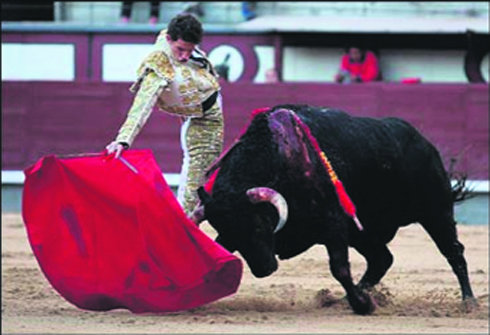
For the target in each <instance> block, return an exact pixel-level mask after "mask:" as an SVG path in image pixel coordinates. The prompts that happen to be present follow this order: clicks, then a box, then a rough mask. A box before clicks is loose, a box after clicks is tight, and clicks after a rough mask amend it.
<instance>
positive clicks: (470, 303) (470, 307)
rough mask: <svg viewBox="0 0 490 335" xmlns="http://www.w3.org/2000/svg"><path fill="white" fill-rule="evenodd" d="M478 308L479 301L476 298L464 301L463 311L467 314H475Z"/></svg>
mask: <svg viewBox="0 0 490 335" xmlns="http://www.w3.org/2000/svg"><path fill="white" fill-rule="evenodd" d="M478 306H479V305H478V300H476V298H475V297H469V298H465V299H464V300H463V310H464V312H465V313H471V312H473V311H474V310H476V309H477V308H478Z"/></svg>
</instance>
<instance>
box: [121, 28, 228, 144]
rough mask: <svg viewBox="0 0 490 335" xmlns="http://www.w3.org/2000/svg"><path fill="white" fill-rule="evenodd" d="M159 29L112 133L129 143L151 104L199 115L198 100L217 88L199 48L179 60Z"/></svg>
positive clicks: (211, 72) (173, 112)
mask: <svg viewBox="0 0 490 335" xmlns="http://www.w3.org/2000/svg"><path fill="white" fill-rule="evenodd" d="M166 33H167V31H166V30H162V31H161V32H160V34H159V36H158V38H157V41H156V43H155V49H156V50H155V51H153V52H151V53H150V54H149V55H148V56H147V57H146V58H145V59H144V60H143V62H142V63H141V65H140V67H139V68H138V71H137V74H138V79H137V80H136V82H135V83H134V84H133V85H132V86H131V88H130V90H131V91H132V92H133V93H136V95H135V97H134V100H133V104H132V105H131V108H130V109H129V111H128V115H127V117H126V120H125V121H124V123H123V125H122V126H121V128H120V129H119V133H118V135H117V137H116V141H117V142H123V143H127V144H128V145H131V144H132V143H133V141H134V139H135V138H136V136H137V135H138V133H139V132H140V130H141V129H142V128H143V126H144V124H145V123H146V121H147V120H148V118H149V116H150V114H151V112H152V110H153V107H154V106H155V105H157V106H158V108H159V109H160V110H162V111H164V112H168V113H171V114H176V115H179V116H188V117H202V116H203V110H202V106H201V104H202V103H203V102H204V101H205V100H206V99H207V98H209V97H210V96H211V95H212V94H213V93H214V92H216V91H218V90H219V89H220V87H219V84H218V79H217V75H216V71H215V70H214V68H213V66H212V65H211V62H210V61H209V60H208V59H207V57H206V55H205V54H204V52H203V51H201V50H199V49H198V48H197V47H196V50H195V51H194V52H193V54H192V55H193V57H194V59H195V60H194V59H192V58H191V59H190V60H189V61H187V62H186V63H181V62H179V61H178V60H177V59H175V58H174V57H173V55H172V52H171V49H170V45H169V43H168V41H167V40H166V37H165V36H166Z"/></svg>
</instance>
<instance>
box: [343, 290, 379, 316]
mask: <svg viewBox="0 0 490 335" xmlns="http://www.w3.org/2000/svg"><path fill="white" fill-rule="evenodd" d="M348 299H349V303H350V305H351V307H352V309H353V310H354V312H355V313H356V314H359V315H368V314H371V313H373V312H374V311H375V310H376V303H375V302H374V300H373V298H372V297H371V296H370V295H369V294H368V293H366V292H362V291H360V292H359V294H358V295H357V297H356V298H355V299H351V298H350V297H348ZM353 300H355V301H353Z"/></svg>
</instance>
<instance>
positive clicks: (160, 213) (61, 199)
mask: <svg viewBox="0 0 490 335" xmlns="http://www.w3.org/2000/svg"><path fill="white" fill-rule="evenodd" d="M122 157H123V158H122V159H115V158H114V156H113V155H110V156H107V155H104V154H96V155H82V156H80V157H72V158H57V157H56V156H46V157H44V158H42V159H40V160H39V161H38V162H37V163H35V164H34V165H33V166H31V167H29V168H27V169H26V170H25V171H24V173H25V175H26V180H25V184H24V191H23V201H22V215H23V219H24V223H25V226H26V229H27V235H28V238H29V242H30V244H31V247H32V250H33V252H34V255H35V256H36V259H37V261H38V263H39V265H40V267H41V269H42V271H43V273H44V275H45V276H46V278H47V279H48V280H49V282H50V283H51V285H52V286H53V287H54V288H55V289H56V290H57V291H58V292H59V293H60V294H61V295H62V296H63V297H64V298H65V299H66V300H68V301H69V302H71V303H73V304H74V305H76V306H78V307H79V308H82V309H88V310H98V311H105V310H111V309H115V308H126V309H128V310H130V311H132V312H134V313H144V312H157V313H159V312H172V311H179V310H185V309H189V308H194V307H197V306H200V305H203V304H206V303H209V302H212V301H215V300H217V299H220V298H222V297H225V296H227V295H230V294H232V293H235V292H236V290H237V289H238V286H239V284H240V280H241V277H242V270H243V265H242V262H241V260H240V259H239V258H237V257H236V256H234V255H232V254H231V253H229V252H228V251H227V250H226V249H224V248H223V247H221V246H220V245H219V244H217V243H215V242H214V241H213V240H212V239H211V238H210V237H208V236H207V235H206V234H205V233H203V232H202V231H201V230H199V228H198V227H197V226H196V225H195V224H194V223H193V222H192V221H191V220H190V219H188V217H187V216H186V215H185V213H184V211H183V210H182V207H181V206H180V204H179V203H178V202H177V200H176V198H175V196H174V194H173V192H172V190H171V189H170V187H169V186H168V184H167V183H166V181H165V179H164V178H163V175H162V172H161V171H160V169H159V168H158V165H157V163H156V161H155V159H154V157H153V154H152V152H151V151H150V150H127V151H125V152H124V153H123V156H122ZM125 162H126V163H125ZM135 171H136V172H135Z"/></svg>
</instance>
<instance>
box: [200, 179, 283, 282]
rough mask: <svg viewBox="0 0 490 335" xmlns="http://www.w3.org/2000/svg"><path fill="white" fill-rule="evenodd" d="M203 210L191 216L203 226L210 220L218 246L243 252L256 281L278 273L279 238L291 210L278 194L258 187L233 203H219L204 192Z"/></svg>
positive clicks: (220, 201) (201, 189)
mask: <svg viewBox="0 0 490 335" xmlns="http://www.w3.org/2000/svg"><path fill="white" fill-rule="evenodd" d="M198 194H199V198H200V200H201V206H199V207H198V208H197V209H196V210H195V211H194V212H193V214H192V215H191V217H192V219H193V220H194V221H195V222H196V223H199V222H200V221H203V220H208V222H209V223H210V224H211V226H212V227H213V228H214V229H216V231H217V232H218V237H217V238H216V242H218V243H220V244H221V245H222V246H223V247H225V248H226V249H228V250H229V251H230V252H233V251H235V250H237V251H239V252H240V254H241V255H242V256H243V258H244V259H245V260H246V261H247V264H248V266H249V267H250V270H251V271H252V273H253V274H254V276H256V277H266V276H268V275H270V274H271V273H273V272H274V271H275V270H277V267H278V264H277V259H276V256H275V242H274V240H275V236H274V234H276V233H277V232H279V231H280V230H281V229H282V228H283V227H284V225H285V223H286V221H287V216H288V206H287V203H286V200H285V199H284V197H283V196H282V195H281V194H280V193H279V192H277V191H275V190H273V189H271V188H266V187H256V188H251V189H249V190H247V191H246V192H244V194H242V195H240V196H238V197H236V198H235V199H234V200H232V201H230V199H225V200H217V199H213V197H212V196H211V195H210V194H208V193H207V192H206V191H205V190H204V188H202V187H201V188H200V189H199V190H198Z"/></svg>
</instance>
